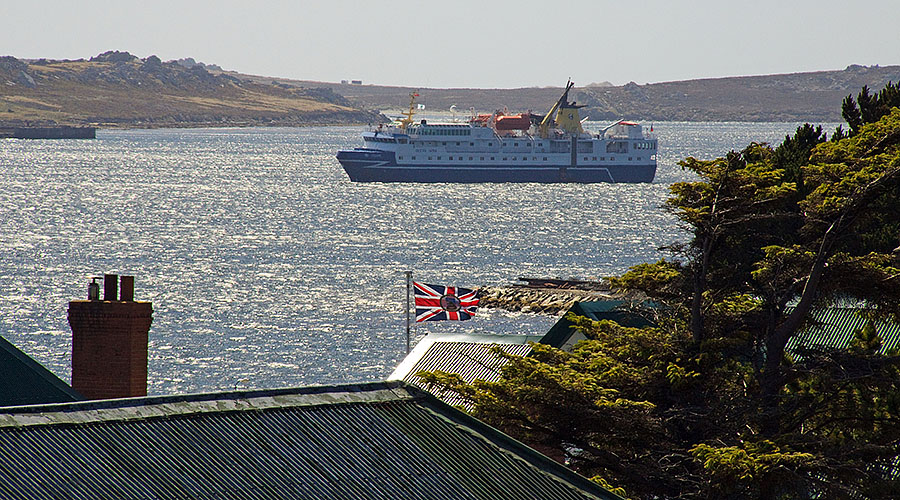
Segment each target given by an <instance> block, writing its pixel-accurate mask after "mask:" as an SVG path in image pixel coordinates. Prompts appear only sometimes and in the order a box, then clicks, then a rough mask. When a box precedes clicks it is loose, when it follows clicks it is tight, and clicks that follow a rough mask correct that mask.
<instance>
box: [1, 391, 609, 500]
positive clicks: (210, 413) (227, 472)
mask: <svg viewBox="0 0 900 500" xmlns="http://www.w3.org/2000/svg"><path fill="white" fill-rule="evenodd" d="M0 497H4V498H37V499H43V498H47V499H50V498H73V499H77V498H90V499H94V498H116V499H139V498H140V499H145V498H172V499H175V498H192V499H213V498H216V499H231V498H234V499H247V498H250V499H252V498H265V499H276V498H315V499H342V500H343V499H348V498H353V499H394V498H399V499H423V500H427V499H435V500H437V499H442V500H443V499H466V500H479V499H484V500H499V499H522V500H525V499H529V500H530V499H534V498H553V499H561V500H564V499H573V500H576V499H591V498H594V499H596V498H618V497H616V496H615V495H612V494H610V493H609V492H607V491H606V490H604V489H602V488H600V487H598V486H597V485H595V484H593V483H591V482H589V481H587V480H586V479H584V478H582V477H581V476H578V475H577V474H574V473H573V472H571V471H569V470H568V469H565V468H564V467H562V466H561V465H559V464H557V463H555V462H553V461H552V460H550V459H548V458H547V457H544V456H543V455H540V454H538V453H537V452H535V451H533V450H531V449H530V448H527V447H525V446H524V445H522V444H521V443H519V442H517V441H514V440H512V439H511V438H509V437H508V436H505V435H504V434H502V433H500V432H498V431H496V430H494V429H492V428H491V427H488V426H486V425H484V424H482V423H480V422H478V421H477V420H474V419H472V418H471V417H469V416H468V415H465V414H463V413H461V412H458V411H456V410H454V409H452V408H451V407H449V406H447V405H446V404H444V403H441V402H440V401H438V400H437V399H435V398H434V397H433V396H431V395H429V394H427V393H425V392H424V391H420V390H417V389H416V388H414V387H411V386H409V385H406V384H403V383H379V384H364V385H360V386H336V387H314V388H305V389H285V390H275V391H251V392H240V393H226V394H213V395H191V396H179V397H170V398H159V397H156V398H135V399H123V400H111V401H104V402H88V403H71V404H58V405H45V406H40V407H17V408H4V409H0Z"/></svg>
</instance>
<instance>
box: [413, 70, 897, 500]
mask: <svg viewBox="0 0 900 500" xmlns="http://www.w3.org/2000/svg"><path fill="white" fill-rule="evenodd" d="M892 89H895V87H892ZM892 92H895V90H891V91H888V92H886V93H885V94H884V95H885V99H893V98H894V97H892V96H893V95H894V94H892ZM868 95H869V94H868V90H867V89H865V88H864V89H863V92H860V96H862V99H860V101H861V102H863V103H865V105H864V106H865V107H866V110H867V111H866V115H865V116H868V117H871V116H872V115H871V113H872V111H871V110H872V109H873V108H872V106H873V102H875V101H879V102H888V101H882V97H881V96H882V94H881V93H879V94H878V95H877V96H875V97H873V96H869V97H870V98H867V97H865V96H868ZM847 102H850V103H854V101H853V99H852V98H850V97H848V99H847V100H845V104H846V103H847ZM875 103H876V104H877V102H875ZM860 113H861V115H860V116H863V115H862V111H860ZM848 123H850V122H849V121H848ZM852 127H853V125H852V123H851V131H852V130H853V129H852ZM681 165H682V167H683V168H685V169H689V170H691V171H692V172H694V173H695V174H696V175H697V177H698V179H699V180H697V181H695V182H683V183H676V184H674V185H672V186H671V192H672V195H671V197H670V199H669V200H668V202H667V209H668V210H670V211H671V212H672V213H673V214H675V216H676V217H677V219H678V221H679V223H680V224H681V225H682V226H683V227H684V228H685V229H686V230H687V234H688V235H689V240H688V241H686V242H682V243H675V244H672V245H670V246H669V247H668V248H669V250H670V251H671V252H672V258H671V259H664V260H660V261H658V262H655V263H647V264H642V265H639V266H635V267H633V268H631V269H630V270H629V271H628V272H626V273H625V274H623V275H622V276H620V277H616V278H612V279H611V281H612V283H614V284H615V285H616V286H619V287H622V288H626V289H631V290H637V291H641V292H643V293H645V294H646V295H647V296H648V298H649V299H651V300H652V301H653V302H655V303H656V304H657V305H658V309H657V326H656V327H653V328H643V329H633V328H623V327H621V326H619V325H617V324H615V323H611V322H599V323H598V322H593V321H590V320H587V319H585V318H575V317H572V318H571V319H572V320H573V321H574V322H575V323H576V325H577V327H578V328H579V329H580V330H582V331H583V332H584V334H585V336H586V337H587V339H588V340H586V341H584V342H581V343H579V344H577V345H576V346H575V348H574V349H573V350H572V352H564V351H561V350H558V349H554V348H551V347H547V346H540V345H536V346H535V347H534V353H533V354H532V355H531V356H529V357H525V358H521V357H515V356H507V358H508V359H509V364H508V365H506V366H505V367H504V368H503V372H502V373H503V377H502V379H501V380H500V381H499V382H496V383H487V382H476V383H474V384H465V383H462V382H461V380H460V379H459V377H454V376H450V375H447V374H441V373H432V374H422V375H423V376H425V377H426V379H427V380H428V381H429V382H430V383H432V384H434V385H437V386H440V387H443V388H445V389H450V390H453V391H456V392H457V393H459V394H460V395H461V396H462V397H464V398H466V399H468V400H469V401H470V402H472V404H473V405H474V410H473V413H474V415H475V416H477V417H478V418H481V419H483V420H485V421H487V422H488V423H490V424H492V425H494V426H497V427H499V428H500V429H502V430H503V431H505V432H507V433H509V434H511V435H513V436H514V437H516V438H518V439H521V440H523V441H525V442H526V443H529V444H530V445H532V446H534V447H536V448H537V449H539V450H541V451H543V452H545V453H547V454H548V455H550V456H552V457H554V458H556V459H558V460H560V461H562V462H565V463H568V464H569V465H570V466H571V467H573V468H574V469H576V470H577V471H579V472H581V473H582V474H585V475H587V476H588V477H594V478H596V480H597V481H598V482H600V483H601V484H606V485H615V486H621V487H623V488H624V491H625V492H626V493H627V495H629V496H631V497H634V498H698V499H699V498H735V499H738V498H747V499H750V498H753V499H757V498H761V499H783V498H853V497H856V498H900V481H898V480H896V477H897V475H898V474H900V466H898V463H900V355H898V353H896V352H894V353H881V351H880V346H881V339H880V338H879V337H878V334H877V331H876V330H875V328H874V323H871V324H870V325H867V326H866V328H863V329H861V330H860V331H859V332H857V333H856V336H855V339H854V340H853V342H852V343H851V345H850V346H847V347H846V348H843V349H812V348H806V349H800V350H797V351H795V352H789V351H788V348H787V346H788V343H789V341H790V340H791V339H792V338H793V337H794V336H796V335H797V333H798V332H799V331H801V330H802V329H803V327H804V326H805V325H806V324H808V323H809V321H810V320H809V318H810V313H811V312H812V311H813V310H815V309H816V308H820V307H826V306H828V305H829V304H832V303H834V302H835V301H837V300H840V299H844V298H848V297H849V298H854V299H857V300H860V301H864V302H865V303H866V304H868V306H869V307H870V308H871V314H872V315H873V316H872V318H873V319H875V318H886V317H893V318H895V319H900V259H898V257H897V254H896V253H895V252H894V249H895V248H897V244H898V236H900V109H898V108H891V109H890V110H889V112H888V113H886V114H884V115H883V116H882V117H881V118H880V119H879V120H877V121H875V122H872V123H862V124H861V125H860V126H859V127H858V128H857V129H856V131H855V132H853V133H851V134H850V136H849V137H843V136H841V137H840V138H839V139H837V140H832V141H827V142H826V141H825V136H824V135H823V134H822V132H821V128H819V127H812V126H810V125H804V126H803V127H799V128H798V129H797V133H796V134H795V135H794V136H793V137H791V136H788V137H787V138H786V139H785V142H784V143H782V144H781V145H780V146H779V147H777V148H774V149H773V148H771V147H769V146H767V145H764V144H756V143H754V144H751V145H749V146H748V147H747V148H745V149H744V150H742V151H740V152H731V153H729V154H727V155H726V156H725V157H723V158H717V159H715V160H710V161H701V160H697V159H694V158H688V159H686V160H684V161H683V162H682V163H681ZM789 306H790V307H789Z"/></svg>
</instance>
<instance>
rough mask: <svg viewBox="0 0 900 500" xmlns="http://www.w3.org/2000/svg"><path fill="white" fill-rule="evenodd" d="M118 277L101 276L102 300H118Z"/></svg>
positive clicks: (115, 275)
mask: <svg viewBox="0 0 900 500" xmlns="http://www.w3.org/2000/svg"><path fill="white" fill-rule="evenodd" d="M118 288H119V275H118V274H104V275H103V300H118V296H117V295H118V293H119V290H118Z"/></svg>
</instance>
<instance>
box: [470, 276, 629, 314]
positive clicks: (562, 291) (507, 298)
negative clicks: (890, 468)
mask: <svg viewBox="0 0 900 500" xmlns="http://www.w3.org/2000/svg"><path fill="white" fill-rule="evenodd" d="M519 280H520V281H526V282H527V283H526V284H513V285H509V286H500V287H481V288H479V289H478V296H479V298H480V299H481V301H480V303H479V306H480V307H488V308H494V309H504V310H507V311H521V312H530V313H541V314H553V315H559V314H563V313H565V312H566V311H567V310H569V308H570V307H572V304H574V303H575V302H577V301H591V300H604V299H607V300H613V299H620V298H621V295H620V294H617V293H615V292H613V291H612V290H610V288H609V285H608V284H607V283H606V282H604V281H576V280H558V279H536V278H519Z"/></svg>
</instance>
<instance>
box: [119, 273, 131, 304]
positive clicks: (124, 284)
mask: <svg viewBox="0 0 900 500" xmlns="http://www.w3.org/2000/svg"><path fill="white" fill-rule="evenodd" d="M119 288H120V293H119V300H123V301H126V302H133V301H134V276H122V281H121V282H120V283H119Z"/></svg>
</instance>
